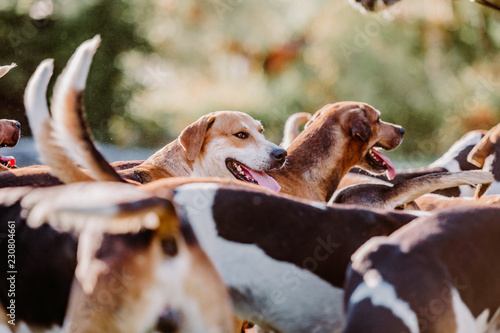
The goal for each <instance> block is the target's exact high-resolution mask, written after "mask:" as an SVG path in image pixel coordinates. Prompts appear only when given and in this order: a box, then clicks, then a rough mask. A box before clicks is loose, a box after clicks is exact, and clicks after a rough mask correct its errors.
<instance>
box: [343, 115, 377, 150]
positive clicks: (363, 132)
mask: <svg viewBox="0 0 500 333" xmlns="http://www.w3.org/2000/svg"><path fill="white" fill-rule="evenodd" d="M347 124H348V126H349V128H350V129H351V135H352V137H353V138H355V139H359V140H361V141H363V142H368V141H369V140H370V137H371V136H372V129H371V126H370V124H369V123H368V119H367V118H366V115H365V113H364V112H363V111H362V110H361V109H355V110H352V111H349V118H348V119H347Z"/></svg>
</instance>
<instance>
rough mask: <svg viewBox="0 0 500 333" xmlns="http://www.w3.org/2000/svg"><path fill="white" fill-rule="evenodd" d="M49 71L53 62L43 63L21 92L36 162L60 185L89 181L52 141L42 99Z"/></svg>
mask: <svg viewBox="0 0 500 333" xmlns="http://www.w3.org/2000/svg"><path fill="white" fill-rule="evenodd" d="M53 70H54V61H53V59H46V60H44V61H43V62H42V63H41V64H40V65H39V66H38V68H37V69H36V71H35V73H34V74H33V76H32V77H31V78H30V80H29V82H28V85H27V87H26V90H25V92H24V106H25V108H26V114H27V116H28V120H29V124H30V127H31V131H32V132H33V137H34V138H35V144H36V147H37V149H38V152H39V153H40V159H41V161H42V163H44V164H47V165H48V166H50V167H51V168H52V170H51V173H52V174H54V175H55V176H56V177H57V178H59V179H60V180H61V181H62V182H64V183H73V182H81V181H89V180H92V178H91V177H89V176H88V175H87V174H85V173H84V172H83V171H82V170H81V169H80V168H79V167H78V166H77V165H76V164H75V163H74V162H73V160H72V159H71V158H70V157H69V156H68V154H67V153H66V151H65V150H64V148H63V147H62V146H61V145H60V144H59V143H60V141H59V140H58V139H57V138H56V137H55V133H54V130H53V126H52V119H51V118H50V114H49V108H48V106H47V97H46V93H47V85H48V84H49V81H50V78H51V77H52V72H53Z"/></svg>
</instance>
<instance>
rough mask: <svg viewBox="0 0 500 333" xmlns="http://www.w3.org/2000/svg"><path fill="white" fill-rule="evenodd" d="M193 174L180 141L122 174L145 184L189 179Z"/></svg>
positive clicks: (174, 142) (173, 142) (191, 165)
mask: <svg viewBox="0 0 500 333" xmlns="http://www.w3.org/2000/svg"><path fill="white" fill-rule="evenodd" d="M192 172H193V164H192V163H191V162H189V161H188V159H187V157H186V152H185V151H184V149H183V148H182V146H181V144H180V143H179V140H175V141H172V142H171V143H169V144H168V145H166V146H165V147H163V148H162V149H160V150H159V151H157V152H156V153H154V154H153V155H151V156H150V157H149V158H148V159H147V160H146V161H144V162H143V163H141V164H140V165H138V166H136V167H134V168H131V169H128V170H124V171H123V172H120V174H121V175H122V176H123V177H125V178H129V179H133V180H136V181H138V182H140V183H143V184H144V183H149V182H151V181H153V180H157V179H162V178H168V177H189V176H191V173H192Z"/></svg>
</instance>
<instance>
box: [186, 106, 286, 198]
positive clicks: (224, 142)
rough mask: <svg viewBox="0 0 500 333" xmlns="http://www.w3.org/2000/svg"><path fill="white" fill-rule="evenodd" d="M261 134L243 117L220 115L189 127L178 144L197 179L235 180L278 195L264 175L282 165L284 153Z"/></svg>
mask: <svg viewBox="0 0 500 333" xmlns="http://www.w3.org/2000/svg"><path fill="white" fill-rule="evenodd" d="M263 131H264V128H263V127H262V125H261V123H260V122H259V121H257V120H255V119H253V118H252V117H250V116H249V115H247V114H245V113H242V112H236V111H219V112H213V113H210V114H208V115H206V116H203V117H201V118H200V119H198V120H197V121H196V122H195V123H193V124H191V125H189V126H188V127H187V128H186V129H184V131H182V133H181V135H180V136H179V143H180V144H181V145H182V147H183V148H184V150H185V152H186V157H187V159H188V160H190V161H192V162H193V167H194V175H196V176H211V177H225V178H236V179H238V180H242V181H245V182H249V183H255V184H259V185H262V186H265V187H267V188H270V189H272V190H274V191H279V185H278V184H277V183H276V181H274V179H272V178H271V177H270V176H268V175H267V174H266V171H268V170H272V169H276V168H279V167H281V166H282V165H283V163H284V162H285V159H286V150H284V149H282V148H280V147H279V146H277V145H276V144H274V143H272V142H269V141H267V140H266V139H265V138H264V134H263Z"/></svg>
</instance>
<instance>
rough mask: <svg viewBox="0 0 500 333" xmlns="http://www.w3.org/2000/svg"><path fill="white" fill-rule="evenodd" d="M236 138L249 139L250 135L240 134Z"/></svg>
mask: <svg viewBox="0 0 500 333" xmlns="http://www.w3.org/2000/svg"><path fill="white" fill-rule="evenodd" d="M234 136H235V137H237V138H240V139H247V138H248V133H245V132H238V133H236V134H235V135H234Z"/></svg>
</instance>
